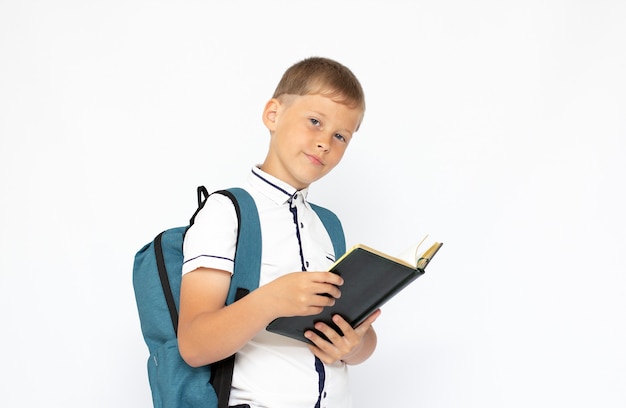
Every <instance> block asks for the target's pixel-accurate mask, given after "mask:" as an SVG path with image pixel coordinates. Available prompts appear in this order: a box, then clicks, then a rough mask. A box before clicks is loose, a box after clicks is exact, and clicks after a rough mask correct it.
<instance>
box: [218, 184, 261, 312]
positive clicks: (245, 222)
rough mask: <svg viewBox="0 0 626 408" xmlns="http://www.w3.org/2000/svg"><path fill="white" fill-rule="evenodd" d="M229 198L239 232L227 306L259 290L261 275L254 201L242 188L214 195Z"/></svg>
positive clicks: (259, 225) (258, 228) (259, 241)
mask: <svg viewBox="0 0 626 408" xmlns="http://www.w3.org/2000/svg"><path fill="white" fill-rule="evenodd" d="M217 193H219V194H223V195H226V196H228V197H229V198H230V199H231V200H232V202H233V204H234V205H235V211H237V219H239V228H238V232H237V247H236V250H235V266H234V270H233V276H232V280H231V283H230V289H229V291H228V297H227V298H226V304H227V305H229V304H231V303H233V302H234V301H235V300H237V299H239V298H241V297H243V296H245V295H246V294H248V293H249V292H251V291H253V290H254V289H256V288H258V287H259V275H260V272H261V223H260V222H259V212H258V210H257V207H256V204H255V203H254V199H253V198H252V197H251V196H250V194H249V193H248V192H247V191H246V190H244V189H242V188H230V189H228V190H220V191H217Z"/></svg>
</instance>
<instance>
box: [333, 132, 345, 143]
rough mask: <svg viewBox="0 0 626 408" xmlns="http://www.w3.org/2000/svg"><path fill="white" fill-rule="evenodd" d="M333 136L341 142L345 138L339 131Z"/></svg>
mask: <svg viewBox="0 0 626 408" xmlns="http://www.w3.org/2000/svg"><path fill="white" fill-rule="evenodd" d="M335 138H336V139H338V140H340V141H342V142H345V141H346V138H345V137H343V136H342V135H340V134H339V133H335Z"/></svg>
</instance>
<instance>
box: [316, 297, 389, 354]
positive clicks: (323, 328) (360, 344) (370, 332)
mask: <svg viewBox="0 0 626 408" xmlns="http://www.w3.org/2000/svg"><path fill="white" fill-rule="evenodd" d="M380 313H381V312H380V309H378V310H376V311H375V312H374V313H372V314H371V315H370V316H369V317H368V318H367V319H365V321H364V322H363V323H361V324H360V325H359V326H358V327H356V328H355V329H353V328H352V326H350V324H349V323H348V322H346V321H345V320H344V319H343V318H342V317H341V316H339V315H335V316H333V323H335V324H336V325H337V327H339V329H340V330H341V331H342V332H343V336H342V335H340V334H339V333H337V332H336V331H335V330H334V329H333V328H332V327H330V326H328V325H327V324H325V323H322V322H319V323H316V324H315V329H316V330H319V331H320V332H321V333H322V334H324V336H326V337H327V338H328V340H326V339H324V338H322V337H321V336H319V335H318V334H317V333H315V332H314V331H312V330H309V331H307V332H305V333H304V335H305V337H306V338H307V339H309V340H311V341H312V342H313V344H314V345H309V348H310V349H311V351H312V352H313V354H315V356H317V357H318V358H319V359H320V360H322V361H323V362H324V363H326V364H332V363H334V362H336V361H339V360H342V361H344V362H345V363H346V364H358V363H361V362H362V361H364V360H366V359H367V358H368V357H369V356H370V355H371V354H372V353H373V351H374V349H375V348H376V333H375V332H374V328H373V327H372V323H374V321H375V320H376V319H378V316H380Z"/></svg>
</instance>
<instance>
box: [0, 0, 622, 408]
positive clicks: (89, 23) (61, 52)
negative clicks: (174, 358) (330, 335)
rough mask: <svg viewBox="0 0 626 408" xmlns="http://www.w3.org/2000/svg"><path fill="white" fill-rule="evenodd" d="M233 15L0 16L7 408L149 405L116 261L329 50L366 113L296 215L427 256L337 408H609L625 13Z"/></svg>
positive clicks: (382, 322)
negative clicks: (287, 76) (360, 94)
mask: <svg viewBox="0 0 626 408" xmlns="http://www.w3.org/2000/svg"><path fill="white" fill-rule="evenodd" d="M222 3H223V4H222ZM226 3H227V2H211V1H203V2H202V1H168V0H161V1H147V0H146V1H138V0H124V1H121V0H116V1H111V0H109V1H89V2H87V1H71V0H62V1H56V2H46V1H34V0H28V1H2V2H0V60H1V62H0V191H1V193H0V194H1V195H0V251H1V252H0V253H1V256H0V310H1V313H2V334H3V335H2V337H3V340H2V344H3V347H2V348H0V361H1V364H0V372H2V378H3V380H2V382H0V405H1V406H4V407H16V406H24V407H39V406H41V407H44V406H45V407H49V406H54V407H61V406H68V405H69V404H76V405H83V406H89V407H134V408H135V407H149V406H151V401H150V394H149V388H148V383H147V376H146V371H145V361H146V358H147V348H146V346H145V344H144V343H143V338H142V337H141V332H140V329H139V323H138V317H137V312H136V308H135V300H134V295H133V290H132V283H131V272H132V270H131V269H132V261H133V256H134V253H135V251H136V250H137V249H139V247H141V246H142V245H143V244H144V243H146V242H147V241H148V240H150V239H151V238H152V237H153V236H154V235H156V233H158V232H159V231H160V230H162V229H164V228H167V227H171V226H178V225H183V224H184V223H185V222H186V221H187V219H188V216H189V215H190V214H191V212H192V211H193V209H194V205H195V190H194V189H195V187H196V186H197V185H198V184H206V185H207V186H208V187H209V188H211V189H212V188H220V187H228V186H230V185H232V184H235V183H237V182H239V181H240V180H241V179H243V177H245V175H246V174H247V172H248V171H249V167H250V166H251V165H253V164H254V163H258V162H260V161H261V160H262V159H263V154H264V151H265V147H266V143H267V134H266V132H265V130H264V128H263V126H262V123H261V120H260V113H261V109H262V107H263V104H264V102H265V101H266V99H268V98H269V97H270V95H271V92H272V91H273V88H274V86H275V84H276V82H277V81H278V79H279V77H280V75H281V74H282V72H283V71H284V69H286V68H287V67H288V66H289V65H290V64H292V63H293V62H295V61H297V60H299V59H301V58H304V57H306V56H310V55H322V56H328V57H331V58H336V59H338V60H340V61H341V62H343V63H345V64H346V65H348V66H349V67H351V68H352V69H353V71H354V72H355V73H356V74H357V75H358V76H359V77H360V79H361V81H362V83H363V86H364V88H365V90H366V93H367V98H368V110H367V114H366V119H365V122H364V123H363V126H362V129H361V130H360V131H359V133H357V135H356V138H355V139H354V141H353V143H352V145H351V147H350V149H349V151H348V153H347V156H346V157H345V159H344V162H343V163H342V164H341V165H340V166H339V167H338V168H337V169H336V170H335V172H334V173H333V174H331V176H329V177H328V178H327V179H325V180H322V181H320V182H319V183H318V185H317V186H313V188H312V192H311V196H310V197H311V200H312V201H314V202H318V203H320V204H324V205H328V206H330V207H331V208H333V209H334V210H335V211H336V212H337V213H338V214H340V215H341V216H342V218H343V221H344V226H345V228H346V230H347V233H348V243H349V244H354V243H357V242H363V243H366V244H370V245H373V246H377V247H379V248H380V249H382V250H387V251H389V252H392V253H394V252H399V251H401V250H402V249H404V248H405V247H406V246H407V245H409V244H410V243H412V242H413V241H415V240H416V239H417V238H418V237H419V236H421V235H422V234H423V233H426V232H429V233H430V234H431V235H432V236H433V237H435V238H438V239H440V240H442V241H444V242H445V245H444V248H443V249H442V250H441V252H440V253H439V255H438V256H437V258H436V260H435V261H433V263H432V264H431V266H430V267H429V271H428V273H427V274H426V275H425V276H424V277H422V278H420V279H419V280H418V281H416V283H415V284H414V285H412V286H411V287H409V288H408V289H407V290H406V291H405V292H403V293H402V294H401V295H400V296H398V297H397V298H395V299H394V300H392V301H391V302H390V303H388V304H387V305H386V306H385V308H384V309H383V315H382V317H381V318H380V319H379V321H378V322H377V329H378V332H379V337H380V343H379V347H378V350H377V353H376V354H375V355H374V356H373V357H372V358H371V360H369V361H368V362H367V363H365V364H363V365H361V366H357V367H355V368H354V369H353V388H354V393H355V401H356V403H355V406H356V407H359V408H360V407H387V406H389V407H391V406H400V405H402V406H415V407H429V408H430V407H446V408H449V407H481V408H482V407H503V406H504V407H526V406H535V407H552V406H563V407H564V406H568V407H589V406H600V407H624V406H625V405H626V348H625V347H624V344H626V323H625V319H624V311H625V310H626V261H625V260H624V257H623V251H624V244H626V239H625V238H626V237H625V232H624V231H625V227H626V217H625V216H624V212H623V208H624V207H626V200H625V199H624V194H623V193H624V185H625V183H624V175H625V174H626V164H625V160H624V157H625V154H626V119H625V118H626V115H625V112H626V96H625V95H626V79H625V77H626V76H625V75H624V72H626V53H625V50H626V40H625V39H626V25H625V24H624V21H625V20H624V19H625V18H626V3H624V2H623V1H619V0H615V1H611V0H606V1H578V2H561V1H552V0H547V1H546V0H542V1H527V2H507V1H487V0H484V1H477V2H464V1H452V0H449V1H438V2H426V1H385V2H382V1H381V2H375V1H343V2H341V1H326V0H323V1H322V0H318V1H316V2H307V3H306V4H304V3H301V2H287V1H282V2H281V1H272V0H270V1H264V2H252V1H233V2H228V5H226ZM383 3H384V4H383ZM403 404H404V405H403Z"/></svg>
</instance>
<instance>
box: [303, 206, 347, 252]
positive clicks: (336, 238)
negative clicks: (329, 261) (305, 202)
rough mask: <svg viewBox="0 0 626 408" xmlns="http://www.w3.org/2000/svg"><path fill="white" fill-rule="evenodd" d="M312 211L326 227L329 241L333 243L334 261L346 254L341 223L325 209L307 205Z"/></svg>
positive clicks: (333, 214)
mask: <svg viewBox="0 0 626 408" xmlns="http://www.w3.org/2000/svg"><path fill="white" fill-rule="evenodd" d="M309 204H310V205H311V207H312V208H313V210H315V212H316V213H317V216H318V217H320V220H322V224H324V227H326V231H328V235H330V240H331V241H332V242H333V249H334V250H335V259H339V258H340V257H341V256H342V255H343V254H345V253H346V237H345V235H344V233H343V227H342V226H341V221H339V218H338V217H337V215H335V213H334V212H332V211H330V210H329V209H327V208H324V207H320V206H319V205H315V204H313V203H309Z"/></svg>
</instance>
